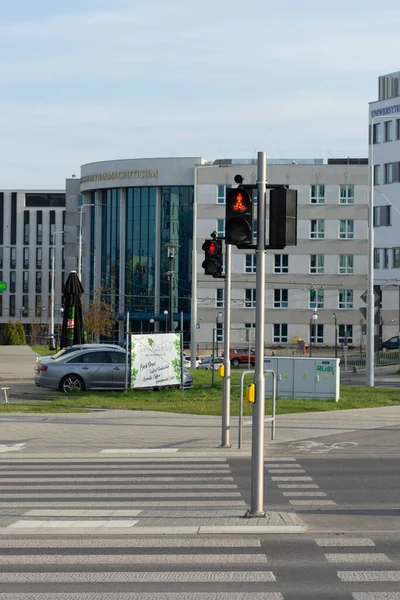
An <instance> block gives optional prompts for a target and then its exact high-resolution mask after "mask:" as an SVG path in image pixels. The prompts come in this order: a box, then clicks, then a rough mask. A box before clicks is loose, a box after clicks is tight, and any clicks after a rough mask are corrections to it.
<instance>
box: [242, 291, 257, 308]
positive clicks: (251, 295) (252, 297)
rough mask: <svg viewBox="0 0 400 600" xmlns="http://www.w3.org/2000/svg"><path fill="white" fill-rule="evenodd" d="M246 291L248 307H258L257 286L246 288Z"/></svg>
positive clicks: (246, 304) (245, 303) (246, 305)
mask: <svg viewBox="0 0 400 600" xmlns="http://www.w3.org/2000/svg"><path fill="white" fill-rule="evenodd" d="M244 293H245V301H244V305H245V307H246V308H255V307H256V290H255V288H248V289H246V290H244Z"/></svg>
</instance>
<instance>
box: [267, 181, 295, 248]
mask: <svg viewBox="0 0 400 600" xmlns="http://www.w3.org/2000/svg"><path fill="white" fill-rule="evenodd" d="M296 245H297V191H296V190H290V189H285V188H275V189H271V190H270V192H269V247H272V248H274V247H278V248H279V247H283V248H284V247H286V246H296Z"/></svg>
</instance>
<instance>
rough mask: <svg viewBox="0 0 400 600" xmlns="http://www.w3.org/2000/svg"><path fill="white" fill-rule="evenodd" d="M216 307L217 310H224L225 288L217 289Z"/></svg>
mask: <svg viewBox="0 0 400 600" xmlns="http://www.w3.org/2000/svg"><path fill="white" fill-rule="evenodd" d="M215 306H216V308H224V288H217V289H216V298H215Z"/></svg>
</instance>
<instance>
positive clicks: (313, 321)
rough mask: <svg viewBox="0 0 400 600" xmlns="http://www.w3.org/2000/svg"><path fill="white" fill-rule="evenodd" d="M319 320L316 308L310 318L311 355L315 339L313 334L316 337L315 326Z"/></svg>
mask: <svg viewBox="0 0 400 600" xmlns="http://www.w3.org/2000/svg"><path fill="white" fill-rule="evenodd" d="M317 321H318V314H317V309H316V308H314V310H313V314H312V317H311V319H310V357H311V356H312V339H313V335H314V337H315V339H316V335H315V327H316V324H317Z"/></svg>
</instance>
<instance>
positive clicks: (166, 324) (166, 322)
mask: <svg viewBox="0 0 400 600" xmlns="http://www.w3.org/2000/svg"><path fill="white" fill-rule="evenodd" d="M164 315H165V333H167V331H168V311H167V310H164Z"/></svg>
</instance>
